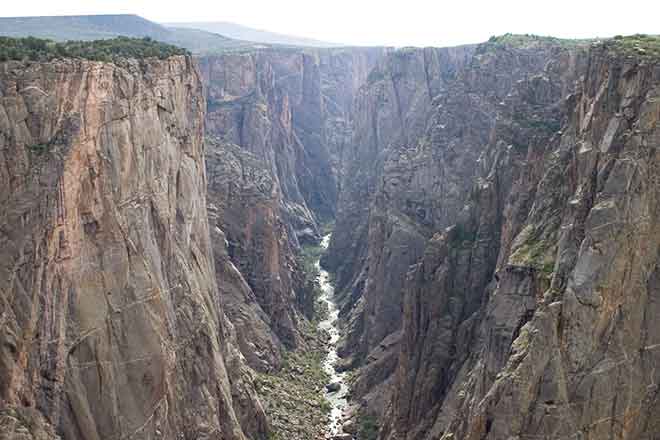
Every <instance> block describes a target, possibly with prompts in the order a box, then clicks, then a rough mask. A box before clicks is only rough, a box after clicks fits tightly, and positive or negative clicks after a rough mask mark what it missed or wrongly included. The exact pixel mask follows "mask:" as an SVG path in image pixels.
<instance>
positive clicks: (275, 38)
mask: <svg viewBox="0 0 660 440" xmlns="http://www.w3.org/2000/svg"><path fill="white" fill-rule="evenodd" d="M164 25H165V26H167V27H171V28H179V29H180V28H188V29H200V30H203V31H207V32H213V33H216V34H221V35H224V36H226V37H229V38H234V39H237V40H244V41H254V42H257V43H265V44H277V45H285V46H308V47H339V46H342V45H341V44H336V43H328V42H327V41H319V40H313V39H311V38H303V37H296V36H293V35H284V34H278V33H275V32H269V31H263V30H259V29H254V28H250V27H247V26H242V25H240V24H236V23H229V22H224V21H217V22H189V23H165V24H164Z"/></svg>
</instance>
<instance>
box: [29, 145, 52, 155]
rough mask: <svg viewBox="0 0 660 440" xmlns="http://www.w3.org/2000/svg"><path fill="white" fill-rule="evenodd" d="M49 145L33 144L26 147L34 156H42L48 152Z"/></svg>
mask: <svg viewBox="0 0 660 440" xmlns="http://www.w3.org/2000/svg"><path fill="white" fill-rule="evenodd" d="M49 147H50V145H48V144H34V145H28V149H29V150H30V151H32V152H33V153H35V154H43V153H45V152H47V151H48V148H49Z"/></svg>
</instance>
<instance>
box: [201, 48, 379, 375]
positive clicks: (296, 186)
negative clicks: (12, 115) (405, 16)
mask: <svg viewBox="0 0 660 440" xmlns="http://www.w3.org/2000/svg"><path fill="white" fill-rule="evenodd" d="M382 53H383V50H381V49H355V50H343V49H342V50H339V49H337V50H318V51H310V52H306V51H301V50H279V51H278V50H269V51H263V52H256V53H241V54H236V53H233V54H226V55H221V56H210V57H204V58H201V59H200V65H201V70H202V72H203V77H204V81H205V82H206V85H207V94H208V114H207V133H208V136H209V142H208V145H207V152H206V156H207V173H208V176H209V198H208V204H209V213H210V215H211V222H212V224H213V228H212V234H214V236H215V238H214V240H213V243H214V254H215V257H216V270H217V273H218V280H219V282H218V284H219V286H220V288H221V290H223V293H224V294H223V295H222V298H223V299H224V300H223V301H224V302H225V305H226V307H227V313H228V316H229V318H230V320H231V321H232V322H233V323H235V325H236V326H237V328H239V330H240V331H239V335H240V336H239V342H240V343H241V349H242V352H243V354H244V355H245V357H246V358H247V359H248V362H249V363H250V365H251V366H253V367H255V368H258V369H260V370H268V369H270V368H277V366H278V365H279V361H280V354H281V350H282V348H283V347H286V348H289V349H292V348H297V347H300V346H301V344H302V342H303V341H301V337H300V335H299V332H298V328H299V322H300V319H302V316H303V315H305V314H307V315H309V313H311V310H312V309H313V304H311V301H313V297H312V296H311V295H310V294H309V292H308V291H309V289H310V286H307V285H305V280H304V277H302V275H301V273H302V272H301V267H300V265H299V263H298V261H297V260H296V254H297V253H298V250H299V246H300V244H301V243H305V242H313V241H317V240H318V238H319V235H318V224H319V222H324V221H329V220H331V219H332V218H333V217H334V211H335V205H336V197H337V189H338V187H337V176H338V163H339V158H340V157H341V153H342V151H343V149H344V147H345V145H346V143H347V142H348V140H349V139H350V137H351V135H352V130H351V125H350V120H351V103H352V101H353V96H354V94H355V92H356V91H357V88H358V86H359V84H361V83H362V82H363V81H364V80H365V78H366V76H367V73H368V71H369V70H370V69H371V67H372V66H373V65H374V64H375V62H376V60H377V58H378V57H380V56H381V54H382ZM224 280H229V282H228V283H225V282H223V281H224ZM269 329H270V331H268V330H269Z"/></svg>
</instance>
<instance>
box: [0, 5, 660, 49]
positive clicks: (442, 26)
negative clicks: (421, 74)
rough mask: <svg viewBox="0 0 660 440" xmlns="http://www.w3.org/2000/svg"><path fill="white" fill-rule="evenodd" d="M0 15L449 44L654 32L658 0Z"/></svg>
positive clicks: (14, 10)
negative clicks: (109, 18)
mask: <svg viewBox="0 0 660 440" xmlns="http://www.w3.org/2000/svg"><path fill="white" fill-rule="evenodd" d="M2 3H3V5H2V8H0V16H6V17H11V16H32V15H74V14H76V15H77V14H118V13H131V14H137V15H141V16H143V17H145V18H147V19H149V20H153V21H157V22H177V21H179V22H184V21H230V22H235V23H239V24H242V25H245V26H250V27H255V28H258V29H264V30H269V31H273V32H279V33H285V34H290V35H296V36H302V37H309V38H315V39H318V40H324V41H329V42H336V43H344V44H355V45H390V46H399V47H400V46H449V45H458V44H467V43H477V42H481V41H485V40H487V39H488V38H489V37H490V36H491V35H501V34H504V33H507V32H511V33H533V34H537V35H552V36H556V37H564V38H589V37H611V36H614V35H628V34H633V33H647V34H660V19H659V17H660V0H627V1H622V0H616V1H614V0H600V1H597V0H545V1H543V2H539V1H534V0H527V1H519V0H492V1H482V0H451V1H443V0H398V1H389V0H380V1H376V0H329V1H319V0H213V1H209V0H184V1H181V0H55V1H53V0H20V1H12V0H2Z"/></svg>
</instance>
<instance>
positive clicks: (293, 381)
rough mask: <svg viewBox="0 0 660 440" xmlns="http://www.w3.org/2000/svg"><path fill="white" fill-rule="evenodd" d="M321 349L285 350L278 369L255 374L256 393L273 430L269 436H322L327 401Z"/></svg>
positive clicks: (299, 437)
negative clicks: (286, 351)
mask: <svg viewBox="0 0 660 440" xmlns="http://www.w3.org/2000/svg"><path fill="white" fill-rule="evenodd" d="M324 357H325V353H324V352H323V351H322V349H320V348H319V349H314V350H304V351H303V350H300V351H297V352H290V353H287V354H286V355H285V357H284V361H283V363H282V368H281V369H280V371H278V372H275V373H268V374H266V373H258V374H257V379H256V381H255V383H256V386H257V392H258V393H259V395H260V396H261V397H262V399H263V402H264V404H265V410H266V414H268V417H269V418H270V421H271V425H272V427H273V432H272V433H271V435H270V438H271V439H275V440H279V439H287V440H294V439H310V438H319V437H322V436H323V431H324V429H325V424H326V418H327V416H328V414H329V412H330V409H331V408H330V403H329V402H328V401H327V400H326V398H325V394H324V390H325V385H326V384H327V383H328V381H329V380H330V378H329V376H328V375H327V374H326V373H325V371H324V370H323V366H322V362H323V358H324Z"/></svg>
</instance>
